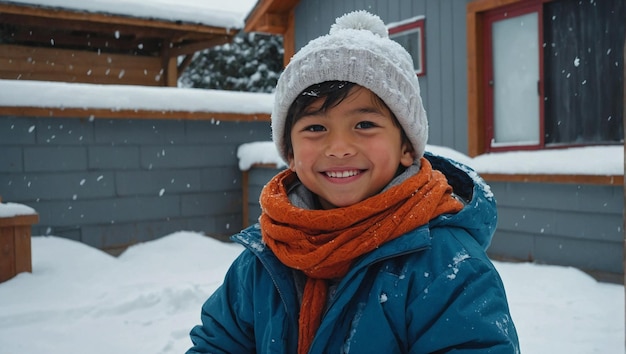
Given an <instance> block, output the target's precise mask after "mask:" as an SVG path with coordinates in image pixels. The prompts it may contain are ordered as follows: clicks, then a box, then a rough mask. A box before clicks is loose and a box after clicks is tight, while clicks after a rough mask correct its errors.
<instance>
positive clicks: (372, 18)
mask: <svg viewBox="0 0 626 354" xmlns="http://www.w3.org/2000/svg"><path fill="white" fill-rule="evenodd" d="M342 29H356V30H368V31H370V32H372V33H374V34H377V35H379V36H380V37H382V38H387V37H389V32H388V31H387V27H386V26H385V23H384V22H383V20H381V19H380V17H378V16H376V15H373V14H371V13H369V12H367V11H365V10H360V11H353V12H350V13H347V14H345V15H343V16H341V17H339V18H337V20H336V21H335V24H334V25H332V26H331V27H330V32H329V33H330V34H331V35H332V34H333V33H335V32H336V31H339V30H342Z"/></svg>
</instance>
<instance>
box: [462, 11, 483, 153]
mask: <svg viewBox="0 0 626 354" xmlns="http://www.w3.org/2000/svg"><path fill="white" fill-rule="evenodd" d="M472 4H474V2H471V3H469V4H468V5H467V19H466V21H467V134H468V137H467V142H468V151H467V152H468V155H469V156H471V157H474V156H477V155H480V154H481V153H483V152H484V151H485V147H484V144H483V141H484V124H483V123H482V119H480V117H482V116H483V114H482V104H481V99H482V96H481V94H480V93H481V90H480V78H481V77H482V76H481V74H480V73H481V72H482V71H481V69H480V63H481V62H482V61H481V55H482V43H481V38H482V29H481V27H482V23H481V21H480V19H479V17H478V16H479V15H478V13H477V12H476V11H473V10H472V8H471V7H470V5H472Z"/></svg>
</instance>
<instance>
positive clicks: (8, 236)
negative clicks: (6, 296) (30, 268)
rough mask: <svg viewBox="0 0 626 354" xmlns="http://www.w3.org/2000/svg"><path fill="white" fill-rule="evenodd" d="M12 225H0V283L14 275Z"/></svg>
mask: <svg viewBox="0 0 626 354" xmlns="http://www.w3.org/2000/svg"><path fill="white" fill-rule="evenodd" d="M14 248H15V241H14V238H13V227H0V283H1V282H3V281H6V280H9V279H11V278H13V277H14V276H15V274H16V273H15V253H14V252H13V250H14Z"/></svg>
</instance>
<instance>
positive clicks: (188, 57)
mask: <svg viewBox="0 0 626 354" xmlns="http://www.w3.org/2000/svg"><path fill="white" fill-rule="evenodd" d="M193 57H194V55H193V54H187V55H185V58H184V59H183V60H182V61H181V62H180V64H178V69H177V71H178V78H179V79H180V76H181V75H182V74H183V72H184V71H185V69H187V67H189V65H190V64H191V62H192V61H193Z"/></svg>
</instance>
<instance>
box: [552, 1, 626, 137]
mask: <svg viewBox="0 0 626 354" xmlns="http://www.w3.org/2000/svg"><path fill="white" fill-rule="evenodd" d="M624 3H625V1H613V0H594V1H580V2H579V1H553V2H549V3H546V4H545V6H544V14H545V15H544V26H543V27H544V38H545V51H544V76H545V144H546V146H548V145H563V144H564V145H579V144H592V143H619V142H621V141H623V139H624V127H623V122H622V115H623V109H624V108H623V104H624V103H623V97H624V93H623V90H624V83H623V77H624V67H623V65H624V55H623V53H624V52H623V45H624V31H625V23H626V20H625V19H626V11H625V7H626V5H624Z"/></svg>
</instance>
